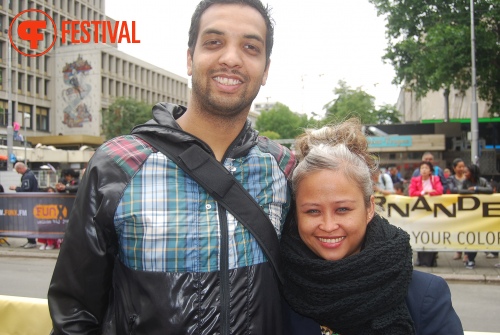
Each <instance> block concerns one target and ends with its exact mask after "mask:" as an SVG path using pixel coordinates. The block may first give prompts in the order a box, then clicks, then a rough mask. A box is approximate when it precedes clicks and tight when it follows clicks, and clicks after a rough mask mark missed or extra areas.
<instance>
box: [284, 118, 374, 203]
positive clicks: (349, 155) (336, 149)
mask: <svg viewBox="0 0 500 335" xmlns="http://www.w3.org/2000/svg"><path fill="white" fill-rule="evenodd" d="M295 155H296V157H297V159H298V160H299V164H298V165H297V167H296V168H295V170H294V172H293V174H292V188H293V193H294V194H296V192H297V189H298V187H299V185H300V182H301V181H302V179H303V178H304V177H305V176H307V175H308V174H310V173H311V172H315V171H320V170H331V171H339V172H341V173H342V174H343V175H344V176H345V177H346V178H348V179H349V180H351V181H353V182H354V183H355V184H356V185H357V186H358V187H359V188H360V189H361V191H362V192H363V195H364V198H365V199H364V200H365V204H366V205H367V206H368V205H369V203H370V197H371V196H372V195H373V182H372V179H371V176H372V175H373V174H374V173H375V172H376V171H377V170H378V162H377V160H376V158H375V157H374V156H373V155H371V154H370V153H369V152H368V141H367V140H366V137H365V135H364V134H363V131H362V127H361V123H360V121H359V120H358V119H356V118H352V119H349V120H347V121H344V122H342V123H340V124H337V125H330V126H325V127H323V128H320V129H306V131H305V133H304V134H302V135H301V136H299V137H298V138H297V141H296V142H295ZM332 182H335V181H332Z"/></svg>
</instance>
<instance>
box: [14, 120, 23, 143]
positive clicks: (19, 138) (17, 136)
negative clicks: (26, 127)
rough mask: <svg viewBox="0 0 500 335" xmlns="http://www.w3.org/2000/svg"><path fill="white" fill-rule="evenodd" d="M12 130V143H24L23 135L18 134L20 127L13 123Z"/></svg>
mask: <svg viewBox="0 0 500 335" xmlns="http://www.w3.org/2000/svg"><path fill="white" fill-rule="evenodd" d="M12 125H13V129H14V141H24V138H23V135H21V133H20V132H19V129H21V125H20V124H19V123H18V122H16V121H14V123H13V124H12Z"/></svg>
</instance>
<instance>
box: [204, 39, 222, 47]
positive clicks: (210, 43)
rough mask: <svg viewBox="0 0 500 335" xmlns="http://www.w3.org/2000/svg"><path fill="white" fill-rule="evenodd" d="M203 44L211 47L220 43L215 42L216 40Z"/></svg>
mask: <svg viewBox="0 0 500 335" xmlns="http://www.w3.org/2000/svg"><path fill="white" fill-rule="evenodd" d="M204 44H205V45H206V46H213V45H219V44H221V43H220V41H217V40H210V41H206V42H205V43H204Z"/></svg>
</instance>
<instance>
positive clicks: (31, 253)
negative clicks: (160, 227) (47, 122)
mask: <svg viewBox="0 0 500 335" xmlns="http://www.w3.org/2000/svg"><path fill="white" fill-rule="evenodd" d="M5 240H6V241H7V242H8V244H7V243H2V242H3V241H2V238H0V257H32V258H54V259H56V258H57V256H58V255H59V249H53V250H39V249H38V247H37V248H33V249H24V248H23V247H22V246H23V245H24V244H25V243H26V239H25V238H13V237H6V238H5ZM40 245H41V244H38V246H40ZM453 256H455V252H454V251H440V252H439V254H438V259H437V267H432V268H430V267H423V266H415V269H416V270H420V271H423V272H429V273H433V274H435V275H438V276H440V277H443V278H444V279H445V280H446V281H473V282H484V283H493V284H500V267H495V264H498V263H500V258H486V253H484V252H478V254H477V256H476V267H475V268H474V269H466V268H465V266H464V264H463V262H462V261H461V260H454V259H453ZM416 257H417V254H416V252H415V253H414V257H413V259H414V260H415V259H416Z"/></svg>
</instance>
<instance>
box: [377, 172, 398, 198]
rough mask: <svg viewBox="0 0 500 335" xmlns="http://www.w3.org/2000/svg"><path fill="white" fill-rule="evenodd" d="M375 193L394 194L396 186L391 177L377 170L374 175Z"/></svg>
mask: <svg viewBox="0 0 500 335" xmlns="http://www.w3.org/2000/svg"><path fill="white" fill-rule="evenodd" d="M372 181H373V191H374V192H377V193H381V194H383V195H389V194H394V192H395V191H394V185H393V184H392V180H391V177H389V175H387V174H386V173H382V171H380V170H377V171H375V173H373V175H372Z"/></svg>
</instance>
